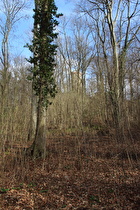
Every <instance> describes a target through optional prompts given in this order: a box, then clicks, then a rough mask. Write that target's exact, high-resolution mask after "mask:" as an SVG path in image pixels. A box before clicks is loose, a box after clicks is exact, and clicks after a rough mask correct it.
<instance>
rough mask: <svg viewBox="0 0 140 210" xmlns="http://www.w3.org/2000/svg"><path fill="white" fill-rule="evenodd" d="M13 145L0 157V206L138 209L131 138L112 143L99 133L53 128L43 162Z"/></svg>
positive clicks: (138, 175) (137, 151)
mask: <svg viewBox="0 0 140 210" xmlns="http://www.w3.org/2000/svg"><path fill="white" fill-rule="evenodd" d="M136 136H137V135H136ZM19 147H20V146H19ZM17 148H18V147H17ZM17 148H16V149H14V148H13V149H9V150H8V151H6V152H5V153H4V154H1V157H0V161H1V162H0V167H1V171H0V210H7V209H8V210H16V209H19V210H31V209H33V210H45V209H52V210H55V209H56V210H59V209H63V210H70V209H77V210H80V209H81V210H82V209H83V210H84V209H85V210H86V209H87V210H88V209H91V210H92V209H93V210H100V209H102V210H109V209H110V210H125V209H126V210H131V209H132V210H138V209H140V144H139V139H137V140H135V137H133V136H132V139H131V140H127V141H125V142H124V143H118V144H116V141H115V140H113V136H112V135H111V134H106V133H103V132H101V133H100V132H97V133H95V132H93V133H92V132H91V131H90V132H88V131H85V132H79V133H75V132H73V133H72V132H71V133H69V132H67V133H64V134H62V133H58V132H56V131H54V132H52V133H50V134H49V136H48V139H47V157H46V159H45V160H42V159H38V160H31V159H30V158H26V159H25V158H23V157H22V156H21V155H20V149H17Z"/></svg>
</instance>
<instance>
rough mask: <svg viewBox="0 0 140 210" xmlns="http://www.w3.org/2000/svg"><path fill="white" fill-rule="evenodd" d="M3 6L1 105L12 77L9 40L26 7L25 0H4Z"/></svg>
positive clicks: (1, 24)
mask: <svg viewBox="0 0 140 210" xmlns="http://www.w3.org/2000/svg"><path fill="white" fill-rule="evenodd" d="M0 6H1V9H0V10H1V16H0V34H1V37H2V38H1V39H2V42H1V54H0V62H1V63H0V64H1V71H0V74H1V78H0V88H1V107H3V106H4V101H5V99H6V98H7V94H8V86H9V81H10V77H11V73H10V71H9V67H10V51H9V40H10V34H11V32H12V29H13V27H14V25H15V24H16V22H17V21H19V20H20V19H21V18H22V17H23V16H24V15H23V16H22V14H21V12H22V11H23V10H24V9H25V8H26V6H27V5H26V1H25V0H20V1H19V0H2V1H1V3H0Z"/></svg>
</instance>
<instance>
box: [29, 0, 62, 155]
mask: <svg viewBox="0 0 140 210" xmlns="http://www.w3.org/2000/svg"><path fill="white" fill-rule="evenodd" d="M34 12H35V14H34V30H33V33H34V36H33V41H32V45H29V46H28V47H29V49H30V51H31V52H32V53H33V57H30V59H29V62H30V63H31V64H33V67H32V69H31V78H30V79H31V80H32V82H33V92H34V94H35V95H36V97H37V107H36V110H37V114H36V116H37V120H36V126H35V127H36V131H35V137H34V142H33V144H32V146H31V148H30V154H32V155H33V156H34V157H44V156H45V153H46V117H45V116H46V109H47V107H48V105H49V104H50V102H49V97H54V96H55V93H56V85H55V80H54V77H53V72H54V66H55V60H54V56H55V54H56V48H57V46H56V45H55V44H54V39H55V38H57V33H54V29H55V27H56V26H57V25H58V22H57V20H56V19H55V18H58V17H59V16H60V15H59V14H57V7H56V6H55V3H54V0H49V1H48V0H35V10H34Z"/></svg>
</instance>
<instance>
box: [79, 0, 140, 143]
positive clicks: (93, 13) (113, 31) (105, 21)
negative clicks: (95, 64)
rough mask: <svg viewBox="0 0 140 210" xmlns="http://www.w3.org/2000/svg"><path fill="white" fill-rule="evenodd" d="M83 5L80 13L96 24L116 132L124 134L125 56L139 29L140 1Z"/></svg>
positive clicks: (120, 0) (98, 0) (110, 0)
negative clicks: (139, 13)
mask: <svg viewBox="0 0 140 210" xmlns="http://www.w3.org/2000/svg"><path fill="white" fill-rule="evenodd" d="M82 3H83V4H82ZM82 3H81V2H80V5H79V7H80V11H81V12H84V13H85V14H87V15H88V17H89V18H90V20H92V22H93V24H94V25H96V28H97V31H96V32H97V34H98V36H99V38H100V42H101V44H102V47H103V53H104V58H105V61H106V67H107V79H108V85H109V91H108V92H109V97H110V100H111V104H112V108H113V120H114V125H115V127H116V131H117V132H116V133H117V134H119V133H121V132H122V131H121V128H122V125H123V115H124V109H123V100H124V86H125V75H126V68H125V65H126V56H127V51H128V49H129V47H130V45H131V44H132V43H133V41H134V39H135V38H136V35H137V34H138V32H139V29H140V27H139V25H138V24H137V15H138V11H139V10H138V6H139V1H138V0H136V1H135V2H134V1H130V0H128V1H125V0H119V1H115V0H106V1H100V0H97V1H94V0H87V1H86V2H85V1H82ZM96 32H95V33H96ZM102 35H103V36H102ZM118 139H120V136H118Z"/></svg>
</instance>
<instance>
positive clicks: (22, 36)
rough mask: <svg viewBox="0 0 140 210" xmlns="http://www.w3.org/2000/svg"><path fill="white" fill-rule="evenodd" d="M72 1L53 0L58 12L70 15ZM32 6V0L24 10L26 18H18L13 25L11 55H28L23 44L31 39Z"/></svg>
mask: <svg viewBox="0 0 140 210" xmlns="http://www.w3.org/2000/svg"><path fill="white" fill-rule="evenodd" d="M74 2H75V0H71V1H68V0H55V3H56V6H57V7H58V13H63V16H71V14H72V12H73V10H74ZM33 6H34V4H33V0H32V2H31V7H30V8H29V9H28V10H27V11H26V13H27V15H28V18H26V19H22V20H20V21H19V22H18V23H17V24H16V25H15V27H14V31H13V33H12V35H11V41H10V48H11V49H10V50H11V51H12V54H13V57H16V56H23V57H27V58H28V57H29V55H30V52H29V50H28V48H25V47H24V45H26V43H29V42H30V40H31V30H32V28H33V18H32V16H33V10H32V9H33Z"/></svg>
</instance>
